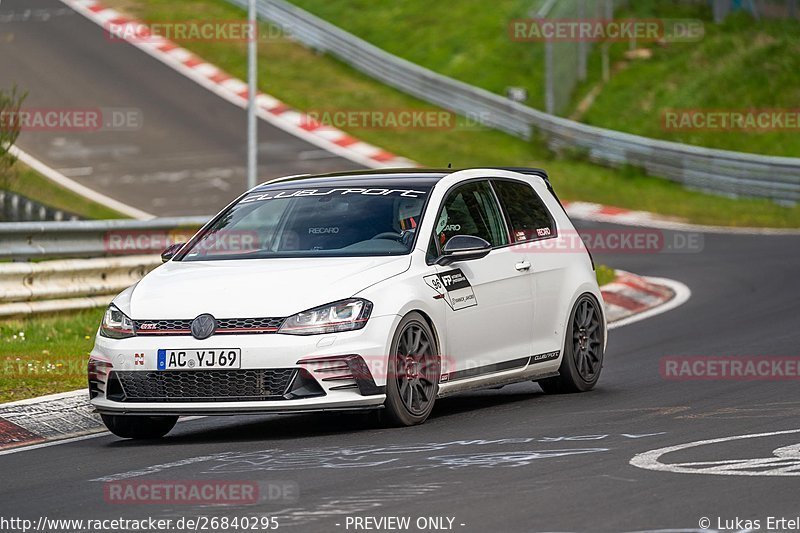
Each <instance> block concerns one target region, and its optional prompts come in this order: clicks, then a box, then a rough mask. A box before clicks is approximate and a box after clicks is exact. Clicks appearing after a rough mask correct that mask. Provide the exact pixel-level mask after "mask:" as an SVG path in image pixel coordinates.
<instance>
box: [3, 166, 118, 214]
mask: <svg viewBox="0 0 800 533" xmlns="http://www.w3.org/2000/svg"><path fill="white" fill-rule="evenodd" d="M12 172H13V174H14V175H13V176H11V177H7V178H4V179H0V189H4V190H8V191H11V192H16V193H18V194H21V195H23V196H25V197H27V198H29V199H31V200H35V201H37V202H39V203H42V204H44V205H47V206H49V207H52V208H55V209H61V210H63V211H66V212H68V213H72V214H75V215H78V216H80V217H83V218H88V219H111V218H127V217H126V216H125V215H122V214H120V213H118V212H116V211H114V210H113V209H110V208H108V207H106V206H104V205H101V204H98V203H95V202H93V201H91V200H88V199H87V198H84V197H83V196H81V195H79V194H76V193H74V192H72V191H70V190H68V189H65V188H63V187H61V186H60V185H58V184H56V183H54V182H52V181H50V180H49V179H47V178H45V177H44V176H42V175H41V174H39V173H38V172H36V171H35V170H33V169H31V168H30V167H28V166H26V165H25V164H24V163H22V162H20V161H17V162H16V164H15V165H14V167H13V170H12Z"/></svg>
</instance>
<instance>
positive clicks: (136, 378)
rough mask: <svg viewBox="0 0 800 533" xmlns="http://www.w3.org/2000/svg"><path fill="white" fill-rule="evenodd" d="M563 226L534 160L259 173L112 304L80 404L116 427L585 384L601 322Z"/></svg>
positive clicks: (136, 430)
mask: <svg viewBox="0 0 800 533" xmlns="http://www.w3.org/2000/svg"><path fill="white" fill-rule="evenodd" d="M575 235H576V233H575V229H574V228H573V226H572V224H571V223H570V220H569V218H568V217H567V215H566V213H565V211H564V209H563V208H562V206H561V204H560V202H559V201H558V198H557V197H556V195H555V193H554V192H553V189H552V187H551V186H550V183H549V181H548V179H547V175H546V174H545V172H544V171H542V170H536V169H501V168H477V169H469V170H458V171H455V170H419V169H409V170H381V171H360V172H351V173H345V174H329V175H322V176H299V177H290V178H283V179H278V180H273V181H271V182H269V183H266V184H263V185H261V186H258V187H256V188H254V189H252V190H250V191H248V192H247V193H245V194H244V195H242V196H241V197H240V198H238V199H237V200H236V201H234V202H233V203H231V204H230V205H229V206H228V207H226V208H225V209H224V210H223V211H222V212H221V213H220V214H219V215H217V216H216V217H214V219H212V220H211V221H210V222H209V223H208V224H206V225H205V226H204V227H203V228H202V229H200V231H199V232H198V233H197V234H196V235H195V236H194V237H193V238H192V239H191V240H190V241H189V242H188V243H186V244H181V245H176V246H173V247H170V249H168V250H167V251H165V253H164V260H165V264H163V265H162V266H160V267H159V268H157V269H155V270H154V271H152V272H151V273H149V274H148V275H147V276H145V277H144V278H143V279H142V280H141V281H140V282H139V283H137V284H136V285H134V286H132V287H130V288H128V289H126V290H125V291H123V292H122V293H121V294H120V295H119V296H117V297H116V298H115V299H114V301H113V303H112V304H111V305H110V306H109V308H108V310H107V311H106V314H105V316H104V319H103V323H102V325H101V326H100V329H99V331H98V334H97V338H96V342H95V346H94V349H93V350H92V352H91V356H90V360H89V393H90V397H91V402H92V404H93V405H94V407H95V408H96V409H97V411H98V412H99V413H100V414H101V415H102V418H103V421H104V422H105V424H106V425H107V426H108V428H109V429H110V430H111V431H112V432H113V433H114V434H116V435H118V436H120V437H129V438H156V437H160V436H163V435H165V434H166V433H167V432H168V431H169V430H170V429H172V427H173V426H174V425H175V422H176V421H177V418H178V416H180V415H195V414H203V415H222V414H243V413H268V412H281V413H286V412H299V411H325V410H342V409H346V410H352V409H375V408H382V409H383V413H384V414H385V417H386V418H387V419H388V420H389V421H390V422H392V423H393V424H396V425H412V424H419V423H421V422H423V421H424V420H425V419H426V418H427V417H428V415H429V414H430V413H431V410H432V408H433V405H434V401H435V400H436V399H437V398H439V397H442V396H445V395H449V394H452V393H456V392H461V391H467V390H474V389H479V388H486V387H498V386H502V385H505V384H509V383H514V382H520V381H526V380H533V381H537V382H538V383H539V384H540V385H541V387H542V388H543V389H544V390H545V391H546V392H573V391H586V390H589V389H591V388H592V387H593V386H594V385H595V383H597V380H598V378H599V376H600V370H601V367H602V364H603V353H604V350H605V341H606V333H607V330H606V322H605V317H604V313H603V300H602V296H601V294H600V290H599V288H598V286H597V281H596V278H595V272H594V265H593V263H592V260H591V256H590V255H589V253H588V252H587V250H586V248H585V247H584V246H583V243H582V242H581V241H580V239H575V238H574V237H575ZM567 241H569V242H567Z"/></svg>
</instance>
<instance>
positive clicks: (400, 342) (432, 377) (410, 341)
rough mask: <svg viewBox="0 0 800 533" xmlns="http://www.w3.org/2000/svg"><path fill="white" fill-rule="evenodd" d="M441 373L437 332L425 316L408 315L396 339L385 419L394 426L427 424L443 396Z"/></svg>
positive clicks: (400, 325)
mask: <svg viewBox="0 0 800 533" xmlns="http://www.w3.org/2000/svg"><path fill="white" fill-rule="evenodd" d="M440 373H441V368H440V364H439V351H438V349H437V347H436V341H435V337H434V335H433V331H432V330H431V328H430V326H429V325H428V323H427V322H426V321H425V319H424V318H423V317H422V315H421V314H419V313H416V312H412V313H409V314H407V315H406V316H405V317H404V318H403V320H401V321H400V324H399V325H398V326H397V331H395V334H394V338H393V339H392V350H391V352H390V354H389V364H388V372H387V376H386V403H385V407H386V409H385V410H384V413H383V414H384V415H385V416H384V417H382V418H384V420H385V421H386V422H388V423H389V425H392V426H413V425H416V424H421V423H423V422H424V421H425V420H426V419H427V418H428V416H429V415H430V414H431V411H432V410H433V404H434V402H435V401H436V395H437V394H438V393H439V376H440Z"/></svg>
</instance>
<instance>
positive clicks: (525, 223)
mask: <svg viewBox="0 0 800 533" xmlns="http://www.w3.org/2000/svg"><path fill="white" fill-rule="evenodd" d="M492 186H493V187H494V190H495V192H497V196H498V197H499V198H500V203H501V204H502V205H503V210H504V211H505V213H506V216H507V217H508V226H509V228H510V230H511V238H512V239H513V241H514V242H515V243H516V242H527V241H535V240H538V239H547V238H550V237H555V235H556V225H555V221H554V220H553V217H552V216H551V215H550V212H549V211H548V210H547V207H546V206H545V205H544V202H543V201H542V199H541V198H539V195H538V194H536V191H534V190H533V187H531V186H530V185H529V184H527V183H522V182H519V181H508V180H493V181H492Z"/></svg>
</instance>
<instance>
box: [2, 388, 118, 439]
mask: <svg viewBox="0 0 800 533" xmlns="http://www.w3.org/2000/svg"><path fill="white" fill-rule="evenodd" d="M92 411H93V408H92V407H91V405H89V393H88V391H86V390H77V391H71V392H62V393H59V394H51V395H48V396H41V397H39V398H31V399H28V400H20V401H17V402H11V403H4V404H0V450H3V451H0V455H3V454H4V453H8V451H9V450H8V449H14V448H16V447H18V446H23V445H39V446H41V445H42V444H43V443H46V442H49V441H57V440H62V439H66V438H74V437H80V436H85V435H90V434H94V433H98V432H100V431H103V423H102V422H101V421H100V417H99V416H98V415H96V414H94V413H93V412H92Z"/></svg>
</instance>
